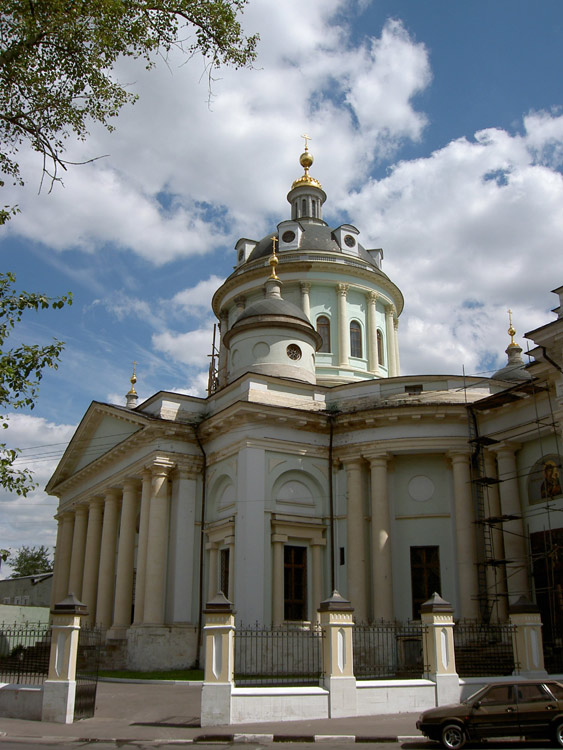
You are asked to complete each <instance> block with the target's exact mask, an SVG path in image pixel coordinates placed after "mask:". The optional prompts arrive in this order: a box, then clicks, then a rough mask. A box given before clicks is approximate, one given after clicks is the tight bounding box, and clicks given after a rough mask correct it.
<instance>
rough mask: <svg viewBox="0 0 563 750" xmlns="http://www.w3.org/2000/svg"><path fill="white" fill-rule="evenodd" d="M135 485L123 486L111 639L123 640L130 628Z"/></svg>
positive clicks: (136, 502) (129, 482) (131, 481)
mask: <svg viewBox="0 0 563 750" xmlns="http://www.w3.org/2000/svg"><path fill="white" fill-rule="evenodd" d="M139 489H140V488H139V482H138V481H137V480H136V479H126V480H125V482H124V483H123V502H122V505H121V523H120V526H119V546H118V548H117V572H116V577H115V602H114V609H113V625H112V629H111V630H112V632H111V637H112V638H125V631H126V630H127V628H128V627H129V625H131V608H132V606H133V563H134V556H135V535H136V533H137V529H136V526H137V508H138V505H139Z"/></svg>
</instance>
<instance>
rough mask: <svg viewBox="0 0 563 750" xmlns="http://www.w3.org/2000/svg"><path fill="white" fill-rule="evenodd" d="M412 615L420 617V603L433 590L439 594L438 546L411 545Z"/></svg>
mask: <svg viewBox="0 0 563 750" xmlns="http://www.w3.org/2000/svg"><path fill="white" fill-rule="evenodd" d="M411 585H412V617H413V620H418V619H419V618H420V605H421V604H424V602H426V601H428V599H430V597H431V596H432V594H433V593H434V592H437V593H438V594H441V591H442V584H441V580H440V548H439V547H433V546H432V547H430V546H429V547H411Z"/></svg>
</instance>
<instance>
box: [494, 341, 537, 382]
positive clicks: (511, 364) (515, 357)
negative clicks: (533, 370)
mask: <svg viewBox="0 0 563 750" xmlns="http://www.w3.org/2000/svg"><path fill="white" fill-rule="evenodd" d="M506 353H507V355H508V363H507V364H506V365H505V366H504V367H501V369H500V370H497V371H496V372H495V374H494V375H493V378H494V379H495V380H507V381H510V382H522V381H524V380H531V379H532V376H531V374H530V373H529V372H528V371H527V370H526V364H525V362H524V360H523V359H522V349H521V347H519V346H518V345H517V344H510V345H509V347H508V349H507V350H506Z"/></svg>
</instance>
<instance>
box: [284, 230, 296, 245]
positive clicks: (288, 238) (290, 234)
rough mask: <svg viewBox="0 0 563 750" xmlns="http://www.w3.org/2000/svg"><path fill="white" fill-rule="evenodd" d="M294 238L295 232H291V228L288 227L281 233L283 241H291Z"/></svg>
mask: <svg viewBox="0 0 563 750" xmlns="http://www.w3.org/2000/svg"><path fill="white" fill-rule="evenodd" d="M294 239H295V232H292V231H291V229H288V230H287V232H284V233H283V234H282V241H283V242H293V240H294Z"/></svg>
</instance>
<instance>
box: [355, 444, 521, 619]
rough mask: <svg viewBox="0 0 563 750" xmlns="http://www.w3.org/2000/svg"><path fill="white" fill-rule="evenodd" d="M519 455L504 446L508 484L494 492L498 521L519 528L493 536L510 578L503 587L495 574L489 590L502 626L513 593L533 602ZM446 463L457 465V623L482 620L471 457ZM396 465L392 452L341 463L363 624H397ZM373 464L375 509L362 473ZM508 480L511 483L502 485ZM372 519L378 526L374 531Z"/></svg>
mask: <svg viewBox="0 0 563 750" xmlns="http://www.w3.org/2000/svg"><path fill="white" fill-rule="evenodd" d="M514 450H515V446H510V447H506V446H503V447H500V448H497V450H496V456H497V459H498V473H499V478H500V479H501V481H500V483H499V489H498V490H497V489H496V488H493V490H492V493H493V494H492V496H491V502H490V507H491V509H492V512H493V513H496V514H497V515H500V513H503V514H505V515H506V514H509V515H512V516H516V518H515V519H514V520H512V521H509V522H508V523H506V524H504V527H505V528H504V531H505V533H504V534H503V532H502V529H499V528H497V529H496V530H494V531H493V534H494V539H493V541H494V544H495V548H496V556H497V557H498V556H499V555H504V554H506V557H507V558H508V564H507V569H506V577H505V576H504V575H503V576H502V577H500V576H499V579H498V580H494V581H493V579H492V576H493V575H494V571H493V570H491V571H488V582H489V586H488V590H489V593H490V595H491V596H493V597H494V596H497V597H498V599H499V604H498V609H497V613H498V617H499V619H501V620H505V619H506V617H507V606H508V605H507V598H506V596H505V593H506V591H507V589H508V594H509V596H510V599H511V601H512V600H515V599H517V598H518V597H519V596H521V595H526V596H529V582H528V577H527V576H528V574H527V569H528V566H527V555H526V549H525V537H524V534H523V525H522V515H521V505H520V498H519V494H518V488H517V478H516V477H517V472H516V457H515V454H514ZM445 455H446V456H447V457H448V459H449V461H450V465H451V471H452V480H453V482H452V483H453V507H452V520H453V522H454V523H453V526H452V530H453V535H454V540H455V550H456V552H455V566H456V573H457V589H458V592H459V602H458V606H457V608H456V616H457V617H460V618H467V619H478V618H479V616H480V611H479V596H480V593H481V592H480V591H479V578H478V568H477V563H478V561H479V560H478V552H477V536H476V535H477V534H478V533H483V530H482V527H481V526H478V525H477V524H476V523H475V508H474V499H473V492H472V483H471V469H470V460H471V454H470V452H469V450H467V451H447V452H446V453H445ZM494 458H495V457H494V455H493V454H489V455H488V457H487V462H488V463H487V466H488V471H489V472H490V473H491V474H493V473H494V472H495V467H494ZM391 459H392V454H390V453H388V452H380V453H378V452H365V453H363V454H362V455H357V456H353V457H343V458H342V459H341V461H342V464H343V465H344V468H345V470H346V498H347V511H346V529H347V532H346V534H347V538H346V550H347V552H346V555H347V560H346V565H347V596H348V598H349V599H350V601H351V602H352V603H353V605H354V608H355V611H356V617H357V620H358V621H359V622H362V621H367V620H368V619H371V618H377V619H379V618H382V619H393V617H394V616H395V614H394V606H393V581H392V550H391V539H390V534H391V517H390V510H389V497H388V467H389V461H390V460H391ZM366 462H367V465H368V467H369V472H370V480H371V481H370V496H369V498H368V501H369V502H368V503H365V499H364V496H363V487H364V477H363V471H364V467H365V465H366ZM503 476H504V477H505V481H502V480H503ZM495 498H496V500H495ZM497 511H498V513H497ZM368 518H371V522H370V524H369V525H368V523H367V519H368ZM368 544H369V547H370V549H368ZM481 562H482V561H481ZM439 593H441V592H439Z"/></svg>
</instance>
